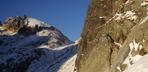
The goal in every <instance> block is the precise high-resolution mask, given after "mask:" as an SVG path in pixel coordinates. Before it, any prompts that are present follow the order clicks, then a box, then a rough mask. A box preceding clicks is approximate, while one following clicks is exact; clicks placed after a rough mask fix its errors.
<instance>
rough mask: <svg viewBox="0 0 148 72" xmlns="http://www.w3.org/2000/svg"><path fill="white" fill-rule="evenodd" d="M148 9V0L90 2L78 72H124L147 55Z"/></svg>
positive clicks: (81, 44)
mask: <svg viewBox="0 0 148 72" xmlns="http://www.w3.org/2000/svg"><path fill="white" fill-rule="evenodd" d="M143 3H145V4H143ZM147 9H148V4H147V1H145V0H115V1H111V0H91V4H90V7H89V9H88V13H87V17H86V22H85V25H84V29H83V32H82V34H81V41H80V44H79V48H78V49H79V50H78V56H77V60H76V69H77V72H119V71H120V72H121V71H122V70H124V69H126V65H127V67H130V66H129V65H132V64H133V63H135V62H136V61H137V60H139V59H140V57H141V56H143V55H145V54H146V53H147V52H148V48H147V45H148V44H147V36H148V33H147V32H148V30H147V23H148V20H147V18H148V17H147ZM130 59H131V60H130ZM126 60H127V61H126ZM127 62H128V64H127ZM124 63H126V64H124ZM123 65H124V66H123ZM121 67H123V68H121ZM121 69H122V70H121Z"/></svg>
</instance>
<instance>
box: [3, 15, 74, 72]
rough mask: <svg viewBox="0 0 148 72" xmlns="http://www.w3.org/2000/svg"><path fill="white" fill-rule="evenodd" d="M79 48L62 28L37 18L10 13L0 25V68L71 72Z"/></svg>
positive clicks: (16, 71) (20, 71)
mask: <svg viewBox="0 0 148 72" xmlns="http://www.w3.org/2000/svg"><path fill="white" fill-rule="evenodd" d="M76 50H77V45H76V44H75V43H74V42H72V41H70V40H69V39H68V38H67V37H66V36H64V35H63V34H62V33H61V32H60V31H59V30H58V29H56V28H55V27H54V26H52V25H50V24H47V23H45V22H42V21H40V20H37V19H35V18H31V17H27V16H16V17H9V18H7V19H6V20H5V21H4V22H3V23H2V26H0V72H70V71H73V69H74V61H75V58H76ZM65 69H67V70H65Z"/></svg>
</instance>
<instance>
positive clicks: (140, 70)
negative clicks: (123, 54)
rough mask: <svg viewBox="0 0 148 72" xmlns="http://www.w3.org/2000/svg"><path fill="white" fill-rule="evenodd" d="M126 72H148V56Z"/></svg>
mask: <svg viewBox="0 0 148 72" xmlns="http://www.w3.org/2000/svg"><path fill="white" fill-rule="evenodd" d="M124 72H148V54H147V55H145V56H143V57H141V59H139V60H138V61H137V62H135V63H134V64H133V65H131V66H130V67H128V69H126V70H125V71H124Z"/></svg>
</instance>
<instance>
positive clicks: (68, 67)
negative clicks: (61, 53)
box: [58, 55, 77, 72]
mask: <svg viewBox="0 0 148 72" xmlns="http://www.w3.org/2000/svg"><path fill="white" fill-rule="evenodd" d="M76 57H77V55H74V56H73V57H71V58H70V59H68V60H67V61H66V62H65V63H64V64H63V65H62V66H61V67H60V70H58V72H73V71H74V68H75V60H76Z"/></svg>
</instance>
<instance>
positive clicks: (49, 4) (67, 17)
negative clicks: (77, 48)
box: [0, 0, 89, 40]
mask: <svg viewBox="0 0 148 72" xmlns="http://www.w3.org/2000/svg"><path fill="white" fill-rule="evenodd" d="M88 5H89V0H0V20H4V19H5V18H7V17H9V16H17V15H24V14H26V15H28V16H32V17H34V18H37V19H40V20H42V21H45V22H48V23H50V24H52V25H54V26H55V27H57V28H58V29H59V30H61V31H62V32H63V33H64V34H65V35H66V36H67V37H69V38H70V39H71V40H76V39H77V38H79V36H80V34H81V32H82V29H83V25H84V21H85V17H86V12H87V8H88Z"/></svg>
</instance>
